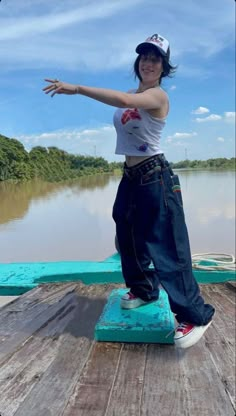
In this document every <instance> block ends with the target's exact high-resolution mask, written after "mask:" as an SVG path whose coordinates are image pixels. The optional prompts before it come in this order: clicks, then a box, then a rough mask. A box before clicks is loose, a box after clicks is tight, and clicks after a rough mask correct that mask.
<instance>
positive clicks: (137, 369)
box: [105, 344, 147, 416]
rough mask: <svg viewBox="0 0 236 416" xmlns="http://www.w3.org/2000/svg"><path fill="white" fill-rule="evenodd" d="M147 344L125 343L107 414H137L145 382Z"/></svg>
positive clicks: (108, 415)
mask: <svg viewBox="0 0 236 416" xmlns="http://www.w3.org/2000/svg"><path fill="white" fill-rule="evenodd" d="M146 350H147V345H145V344H124V348H123V349H122V352H121V356H120V362H119V366H118V368H117V373H116V374H115V380H114V385H113V388H112V391H111V394H110V398H109V402H108V406H107V410H106V412H105V416H118V415H122V416H137V415H139V413H140V404H141V398H142V390H143V383H144V373H145V363H146Z"/></svg>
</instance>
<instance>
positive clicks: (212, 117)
mask: <svg viewBox="0 0 236 416" xmlns="http://www.w3.org/2000/svg"><path fill="white" fill-rule="evenodd" d="M221 119H222V117H221V116H219V115H218V114H211V115H210V116H208V117H204V118H199V117H197V118H195V120H194V121H196V122H197V123H204V122H207V121H218V120H221Z"/></svg>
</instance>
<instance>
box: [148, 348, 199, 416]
mask: <svg viewBox="0 0 236 416" xmlns="http://www.w3.org/2000/svg"><path fill="white" fill-rule="evenodd" d="M180 360H181V355H180V350H177V349H176V348H175V347H174V346H170V345H168V346H167V345H149V346H148V349H147V360H146V369H145V378H144V386H143V394H142V402H141V411H140V416H153V415H161V416H180V415H181V416H182V415H187V413H186V412H185V408H184V406H183V403H182V401H183V388H182V377H183V371H181V367H180ZM198 416H200V415H198Z"/></svg>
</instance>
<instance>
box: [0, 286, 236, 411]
mask: <svg viewBox="0 0 236 416" xmlns="http://www.w3.org/2000/svg"><path fill="white" fill-rule="evenodd" d="M119 286H120V285H119ZM116 287H117V285H115V284H112V285H109V284H107V285H91V286H86V285H83V284H82V283H70V284H56V285H55V284H52V285H45V286H44V285H42V286H41V287H38V288H37V289H34V290H32V291H30V292H27V293H26V294H25V295H23V296H20V297H19V298H18V299H17V300H16V301H14V302H13V303H11V304H9V305H6V306H4V307H3V308H1V310H0V359H1V361H0V392H1V393H0V414H1V416H134V415H135V416H149V415H152V416H153V415H160V416H189V415H191V416H213V415H214V416H231V415H232V416H233V415H234V414H235V402H234V394H235V393H234V392H235V372H234V365H235V339H234V337H235V332H234V330H235V303H234V302H235V293H234V287H233V286H230V287H229V285H228V284H217V285H202V286H201V290H202V294H203V296H204V298H205V300H206V301H207V302H210V303H212V304H213V305H214V306H215V308H216V314H215V316H214V319H213V323H212V325H211V326H210V327H209V329H208V330H207V332H206V333H205V335H204V337H203V338H202V339H201V340H200V342H199V343H198V344H196V345H195V346H194V347H192V348H190V349H187V350H178V349H176V348H175V347H174V346H171V345H156V344H153V345H152V344H149V345H146V344H122V343H97V342H95V341H94V328H95V324H96V322H97V320H98V318H99V316H100V314H101V312H102V309H103V307H104V305H105V302H106V298H107V296H108V294H109V293H110V291H111V290H113V289H114V288H116Z"/></svg>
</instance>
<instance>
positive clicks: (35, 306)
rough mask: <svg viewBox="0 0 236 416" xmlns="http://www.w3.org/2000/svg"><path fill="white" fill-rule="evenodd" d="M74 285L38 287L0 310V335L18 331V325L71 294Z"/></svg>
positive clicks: (23, 323)
mask: <svg viewBox="0 0 236 416" xmlns="http://www.w3.org/2000/svg"><path fill="white" fill-rule="evenodd" d="M75 287H76V283H70V284H68V283H67V284H55V285H53V290H52V285H42V286H39V287H37V288H35V289H33V290H31V291H29V292H27V293H25V294H23V295H21V296H20V297H19V298H17V299H16V300H15V301H14V302H12V303H11V304H9V305H5V306H3V307H2V308H1V310H0V334H4V335H8V334H11V333H12V331H15V330H17V329H18V330H19V325H22V326H24V325H25V323H27V322H28V321H30V320H32V319H34V318H35V317H37V315H39V314H40V313H41V312H43V311H45V310H46V309H47V308H48V307H49V306H50V305H53V304H54V303H57V302H59V301H60V299H62V298H63V296H64V295H65V294H66V293H68V294H69V293H71V292H73V290H74V289H75Z"/></svg>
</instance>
